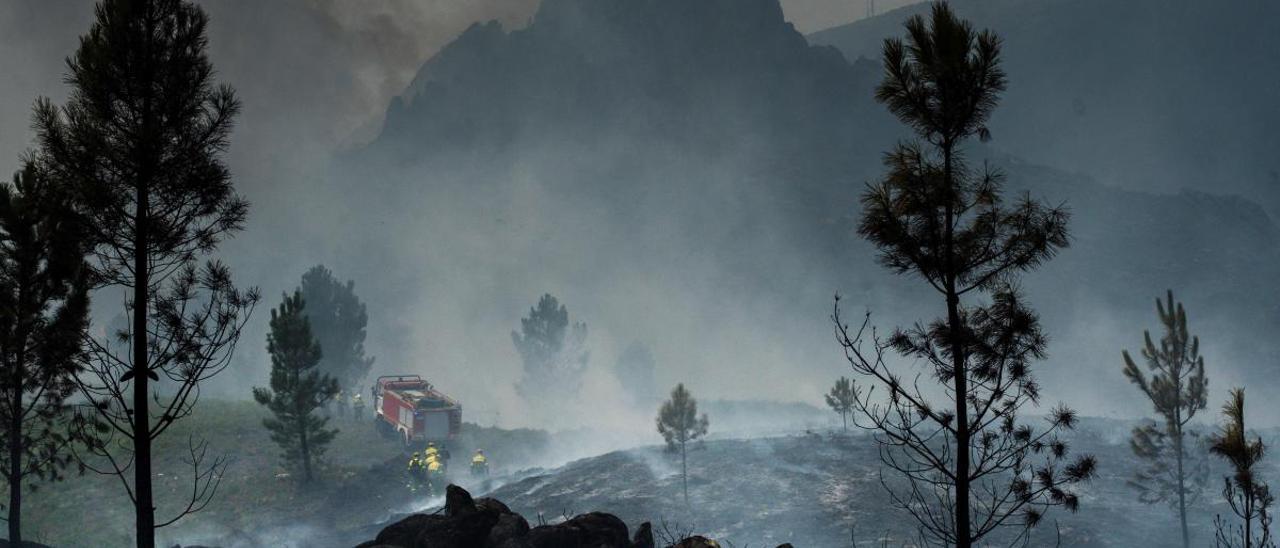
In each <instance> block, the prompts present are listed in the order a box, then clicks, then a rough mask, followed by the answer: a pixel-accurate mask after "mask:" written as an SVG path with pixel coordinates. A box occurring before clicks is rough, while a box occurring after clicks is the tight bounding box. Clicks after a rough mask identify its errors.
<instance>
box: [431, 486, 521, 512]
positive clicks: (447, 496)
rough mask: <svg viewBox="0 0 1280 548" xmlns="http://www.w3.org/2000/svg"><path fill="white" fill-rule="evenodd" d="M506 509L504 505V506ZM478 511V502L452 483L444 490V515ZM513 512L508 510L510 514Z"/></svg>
mask: <svg viewBox="0 0 1280 548" xmlns="http://www.w3.org/2000/svg"><path fill="white" fill-rule="evenodd" d="M502 507H503V508H506V505H505V504H504V505H503V506H502ZM475 511H476V502H475V501H474V500H471V493H468V492H467V490H466V489H463V488H461V487H458V486H457V485H454V484H452V483H450V484H449V486H448V487H446V488H445V490H444V515H446V516H450V517H452V516H460V515H463V514H467V513H471V512H475ZM510 511H511V510H507V512H510Z"/></svg>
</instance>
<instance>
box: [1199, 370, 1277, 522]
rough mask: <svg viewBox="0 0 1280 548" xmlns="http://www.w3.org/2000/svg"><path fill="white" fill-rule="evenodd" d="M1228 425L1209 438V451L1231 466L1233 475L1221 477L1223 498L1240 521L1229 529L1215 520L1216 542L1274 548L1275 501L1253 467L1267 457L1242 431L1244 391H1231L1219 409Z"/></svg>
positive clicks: (1256, 440)
mask: <svg viewBox="0 0 1280 548" xmlns="http://www.w3.org/2000/svg"><path fill="white" fill-rule="evenodd" d="M1222 413H1223V414H1224V415H1226V417H1227V422H1226V423H1225V424H1223V425H1222V428H1221V430H1219V431H1218V433H1217V434H1213V435H1211V436H1210V438H1209V443H1210V445H1209V451H1210V452H1212V453H1213V454H1215V455H1218V456H1220V457H1222V458H1224V459H1226V460H1227V462H1229V463H1231V467H1232V469H1233V470H1234V472H1235V473H1234V474H1232V475H1231V476H1228V477H1226V478H1223V487H1222V498H1224V499H1226V501H1227V504H1229V505H1231V511H1232V512H1234V513H1235V514H1236V516H1238V517H1239V518H1240V520H1241V521H1242V522H1243V523H1241V525H1239V526H1237V527H1231V526H1230V525H1228V524H1227V523H1226V522H1225V521H1223V520H1222V516H1217V517H1216V518H1215V519H1214V524H1215V525H1216V529H1217V533H1216V535H1215V540H1216V542H1217V545H1218V546H1219V547H1220V548H1269V547H1270V548H1274V547H1275V543H1274V542H1273V541H1272V540H1271V514H1270V512H1269V509H1270V508H1271V504H1272V503H1273V502H1275V496H1274V495H1272V494H1271V488H1270V487H1269V486H1268V485H1267V483H1266V482H1264V481H1262V480H1260V479H1259V478H1258V475H1257V474H1256V473H1255V471H1254V467H1255V466H1257V464H1258V462H1260V461H1261V460H1262V457H1263V456H1264V455H1265V454H1266V449H1267V448H1266V446H1265V445H1263V444H1262V438H1256V437H1255V438H1254V439H1252V440H1250V439H1249V438H1248V435H1247V434H1246V433H1245V429H1244V389H1243V388H1237V389H1235V390H1232V391H1231V399H1229V400H1227V403H1226V404H1225V405H1223V406H1222Z"/></svg>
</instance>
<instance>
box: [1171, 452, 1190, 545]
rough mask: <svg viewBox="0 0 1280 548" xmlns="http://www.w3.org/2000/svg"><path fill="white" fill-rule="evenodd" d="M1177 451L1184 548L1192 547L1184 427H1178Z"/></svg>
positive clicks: (1179, 503) (1179, 515) (1179, 516)
mask: <svg viewBox="0 0 1280 548" xmlns="http://www.w3.org/2000/svg"><path fill="white" fill-rule="evenodd" d="M1174 445H1175V446H1176V449H1177V450H1176V451H1175V452H1176V453H1177V454H1178V520H1179V521H1180V522H1181V523H1182V548H1190V547H1191V537H1190V535H1189V534H1188V533H1187V492H1186V491H1187V488H1186V476H1185V475H1184V473H1183V469H1182V429H1181V428H1179V429H1178V436H1177V438H1176V439H1175V441H1174Z"/></svg>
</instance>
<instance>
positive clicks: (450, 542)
mask: <svg viewBox="0 0 1280 548" xmlns="http://www.w3.org/2000/svg"><path fill="white" fill-rule="evenodd" d="M473 547H474V548H633V547H634V548H653V531H652V528H651V527H650V525H649V524H648V523H645V524H644V525H641V526H640V530H639V531H637V532H636V537H635V542H634V543H633V542H632V541H630V540H628V538H627V524H625V523H623V522H622V520H620V519H618V517H617V516H614V515H612V514H605V513H600V512H592V513H590V514H583V515H580V516H575V517H573V518H572V519H569V520H568V521H565V522H564V523H557V524H555V525H542V526H539V527H535V528H532V529H530V528H529V522H528V521H525V519H524V517H522V516H521V515H520V514H517V513H514V512H512V511H511V509H510V508H508V507H507V505H506V504H503V503H502V502H501V501H499V500H495V499H492V498H482V499H480V500H473V499H472V498H471V494H470V493H468V492H467V491H466V490H465V489H463V488H461V487H458V486H456V485H450V486H449V487H448V488H447V489H446V490H445V507H444V512H443V513H439V514H415V515H412V516H409V517H407V518H404V519H402V520H400V521H397V522H395V523H393V524H391V525H388V526H387V527H386V528H384V529H383V530H382V531H380V532H379V533H378V537H377V538H376V539H374V540H371V541H369V542H366V543H364V544H361V545H359V547H358V548H473Z"/></svg>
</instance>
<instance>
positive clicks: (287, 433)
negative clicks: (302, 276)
mask: <svg viewBox="0 0 1280 548" xmlns="http://www.w3.org/2000/svg"><path fill="white" fill-rule="evenodd" d="M267 352H268V353H270V354H271V389H270V390H267V389H265V388H256V387H255V388H254V389H253V399H254V400H256V401H257V402H258V403H260V404H262V405H265V406H267V409H270V410H271V413H272V415H274V418H268V419H263V421H262V425H263V426H266V427H267V429H268V430H270V431H271V441H274V442H276V445H279V446H280V448H281V449H283V450H284V460H285V462H287V463H288V464H290V465H292V466H297V467H301V468H302V478H303V481H311V479H312V477H313V475H312V465H313V463H314V462H315V459H317V458H319V457H320V456H321V455H323V454H324V450H325V446H326V445H328V444H329V442H331V441H333V438H334V436H335V435H336V434H337V433H338V431H337V430H336V429H328V428H326V426H327V425H328V424H329V419H328V417H325V416H322V415H321V414H319V413H318V412H317V411H319V410H320V408H322V407H323V406H324V405H325V404H326V403H327V402H328V401H329V400H331V399H333V397H334V396H336V395H337V394H338V380H337V379H334V378H333V377H330V376H329V375H326V374H325V373H324V372H323V371H320V369H319V367H317V366H318V365H319V364H320V359H321V356H322V353H321V351H320V344H319V343H318V342H316V340H315V338H313V337H312V336H311V324H310V321H308V319H307V312H306V301H305V300H304V299H303V298H302V293H301V292H300V291H295V292H294V293H293V296H292V297H290V296H288V295H285V297H284V302H282V303H280V308H278V309H276V310H272V311H271V332H270V333H268V334H267Z"/></svg>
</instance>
